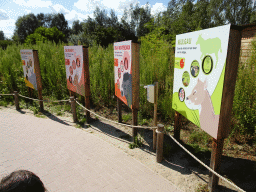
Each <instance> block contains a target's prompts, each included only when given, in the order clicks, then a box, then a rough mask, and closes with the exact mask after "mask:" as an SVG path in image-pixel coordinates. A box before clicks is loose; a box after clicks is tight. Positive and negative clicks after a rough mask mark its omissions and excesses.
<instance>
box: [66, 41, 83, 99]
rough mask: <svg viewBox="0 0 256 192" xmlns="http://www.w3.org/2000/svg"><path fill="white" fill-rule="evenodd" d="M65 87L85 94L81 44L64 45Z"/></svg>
mask: <svg viewBox="0 0 256 192" xmlns="http://www.w3.org/2000/svg"><path fill="white" fill-rule="evenodd" d="M64 54H65V66H66V79H67V87H68V89H69V90H70V91H73V92H75V93H78V94H80V95H83V96H84V95H85V85H84V84H85V77H84V65H83V46H82V45H81V46H64Z"/></svg>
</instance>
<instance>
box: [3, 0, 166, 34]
mask: <svg viewBox="0 0 256 192" xmlns="http://www.w3.org/2000/svg"><path fill="white" fill-rule="evenodd" d="M137 2H138V3H139V5H140V6H143V5H145V4H146V3H147V2H149V5H150V7H151V14H152V15H154V14H156V13H158V12H159V11H164V10H166V8H167V5H168V2H169V0H157V2H156V1H147V0H140V1H138V0H75V1H68V0H0V31H3V32H4V34H5V37H8V38H11V37H12V35H13V32H14V29H15V22H16V20H17V19H18V17H19V16H23V15H26V14H29V13H34V14H35V15H37V14H38V13H44V14H47V13H63V14H64V15H65V18H66V20H67V21H68V22H69V24H70V27H71V24H72V22H73V21H74V20H77V19H78V20H80V21H83V20H84V19H87V17H88V16H90V17H92V18H93V11H94V10H95V8H96V6H99V7H100V8H104V9H106V10H107V11H108V13H109V12H110V10H111V9H114V10H115V12H116V15H117V16H118V17H119V18H121V16H122V15H123V11H124V9H125V8H129V6H130V4H131V3H132V4H133V5H135V4H136V3H137Z"/></svg>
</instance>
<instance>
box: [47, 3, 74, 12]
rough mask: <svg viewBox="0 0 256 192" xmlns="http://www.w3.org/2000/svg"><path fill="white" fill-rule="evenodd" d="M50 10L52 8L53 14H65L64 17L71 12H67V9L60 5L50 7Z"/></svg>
mask: <svg viewBox="0 0 256 192" xmlns="http://www.w3.org/2000/svg"><path fill="white" fill-rule="evenodd" d="M50 8H52V9H53V10H54V11H53V12H57V13H63V15H65V14H67V13H69V12H70V11H69V10H67V9H66V8H65V7H63V6H62V5H60V4H56V5H53V6H50Z"/></svg>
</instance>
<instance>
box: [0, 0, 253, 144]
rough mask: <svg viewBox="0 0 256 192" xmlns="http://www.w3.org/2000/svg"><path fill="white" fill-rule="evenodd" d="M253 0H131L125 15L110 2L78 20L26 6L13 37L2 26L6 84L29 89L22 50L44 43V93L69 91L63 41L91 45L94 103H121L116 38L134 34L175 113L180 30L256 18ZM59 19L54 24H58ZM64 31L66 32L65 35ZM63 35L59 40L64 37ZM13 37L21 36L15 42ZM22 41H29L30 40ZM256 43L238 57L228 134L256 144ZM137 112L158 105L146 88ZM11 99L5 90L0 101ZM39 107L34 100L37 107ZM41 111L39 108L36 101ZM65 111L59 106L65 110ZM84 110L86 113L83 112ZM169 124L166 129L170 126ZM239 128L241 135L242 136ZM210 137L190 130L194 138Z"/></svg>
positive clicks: (0, 76) (143, 71)
mask: <svg viewBox="0 0 256 192" xmlns="http://www.w3.org/2000/svg"><path fill="white" fill-rule="evenodd" d="M252 5H253V4H252V1H251V0H236V1H235V0H224V1H223V0H197V1H196V2H195V1H194V0H180V1H177V0H171V1H170V2H169V3H168V8H167V10H166V11H164V12H162V13H159V14H158V15H156V16H155V17H152V16H151V14H150V8H149V6H148V5H147V6H144V7H139V6H138V4H136V5H134V6H133V5H131V6H130V8H129V9H126V10H125V11H124V14H123V16H122V18H121V21H118V19H117V16H116V15H115V13H114V11H113V10H112V11H111V12H110V14H109V15H108V13H107V12H106V11H105V10H100V9H99V8H97V9H96V10H95V11H94V18H93V19H92V18H90V17H88V18H87V19H86V20H84V21H82V22H80V21H74V23H73V26H72V28H71V29H70V28H69V27H68V25H67V21H66V20H65V17H64V15H63V14H46V15H45V14H43V13H40V14H38V15H34V14H33V13H32V14H28V15H24V16H22V17H19V18H18V20H17V21H16V24H15V25H16V28H15V33H14V36H13V37H12V40H6V39H5V37H4V34H3V32H0V46H1V47H2V48H3V49H4V50H3V49H1V48H0V90H1V93H10V92H13V91H14V90H16V91H18V92H19V93H20V94H22V95H28V89H27V87H26V86H25V83H24V78H23V71H22V65H21V57H20V50H21V49H36V50H38V55H39V62H40V69H41V76H42V83H43V97H44V98H45V97H49V98H52V99H67V98H68V97H69V93H68V90H67V85H66V73H65V65H64V63H65V61H64V49H63V46H65V45H74V44H75V45H77V44H83V45H90V47H89V68H90V83H91V101H92V107H95V106H98V107H102V106H107V107H113V106H115V105H116V100H115V99H114V66H113V63H114V58H113V42H115V41H123V40H133V41H138V42H139V43H140V84H142V85H147V84H153V83H154V82H155V81H158V83H159V100H158V113H159V116H158V118H160V119H159V120H161V121H164V122H166V123H168V124H170V122H173V120H174V110H172V103H171V101H172V90H173V70H174V69H173V63H174V49H173V47H174V46H175V37H176V35H177V34H181V33H186V32H191V31H195V30H199V29H205V28H209V27H215V26H219V25H223V24H225V23H232V24H237V25H242V24H249V23H255V22H256V9H255V6H252ZM54 26H56V27H54ZM64 35H65V36H64ZM59 40H60V41H59ZM14 42H15V43H14ZM24 42H26V43H25V44H24ZM255 57H256V43H255V42H254V43H253V55H252V58H251V60H250V61H249V62H248V63H247V64H246V65H239V71H238V77H237V82H236V89H235V97H234V102H233V112H232V115H233V118H232V131H231V134H230V137H233V138H236V140H237V141H239V140H241V137H240V136H241V135H242V136H243V138H245V141H244V142H248V143H249V144H251V145H253V144H256V137H255V135H256V102H255V100H256V98H255V97H256V83H255V82H256V79H255V78H256V74H255V59H256V58H255ZM139 99H140V110H139V120H140V122H141V123H143V124H147V120H149V119H150V118H152V117H153V105H152V104H149V103H148V101H147V100H146V90H145V89H144V88H143V87H141V88H140V98H139ZM10 102H13V98H12V97H2V98H1V100H0V105H7V104H9V103H10ZM34 108H35V107H34ZM33 110H34V111H35V113H36V112H37V111H36V110H35V109H33ZM62 113H63V112H62V111H60V112H59V114H60V115H62ZM82 118H83V117H82ZM170 130H171V128H170V129H169V130H167V131H170ZM238 136H239V137H238ZM197 140H202V141H204V143H207V140H208V138H207V137H206V136H205V135H203V134H199V135H198V134H194V133H193V134H192V135H191V137H190V141H191V142H193V141H194V142H196V141H197Z"/></svg>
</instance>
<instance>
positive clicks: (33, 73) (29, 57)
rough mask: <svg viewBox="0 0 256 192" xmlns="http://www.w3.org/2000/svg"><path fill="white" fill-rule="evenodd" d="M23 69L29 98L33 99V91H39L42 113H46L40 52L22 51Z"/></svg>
mask: <svg viewBox="0 0 256 192" xmlns="http://www.w3.org/2000/svg"><path fill="white" fill-rule="evenodd" d="M20 54H21V59H22V67H23V72H24V78H25V83H26V86H28V92H29V97H32V89H35V90H37V91H38V98H39V100H41V101H39V105H40V112H43V111H44V106H43V96H42V78H41V72H40V65H39V58H38V51H37V50H32V49H23V50H20Z"/></svg>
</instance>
